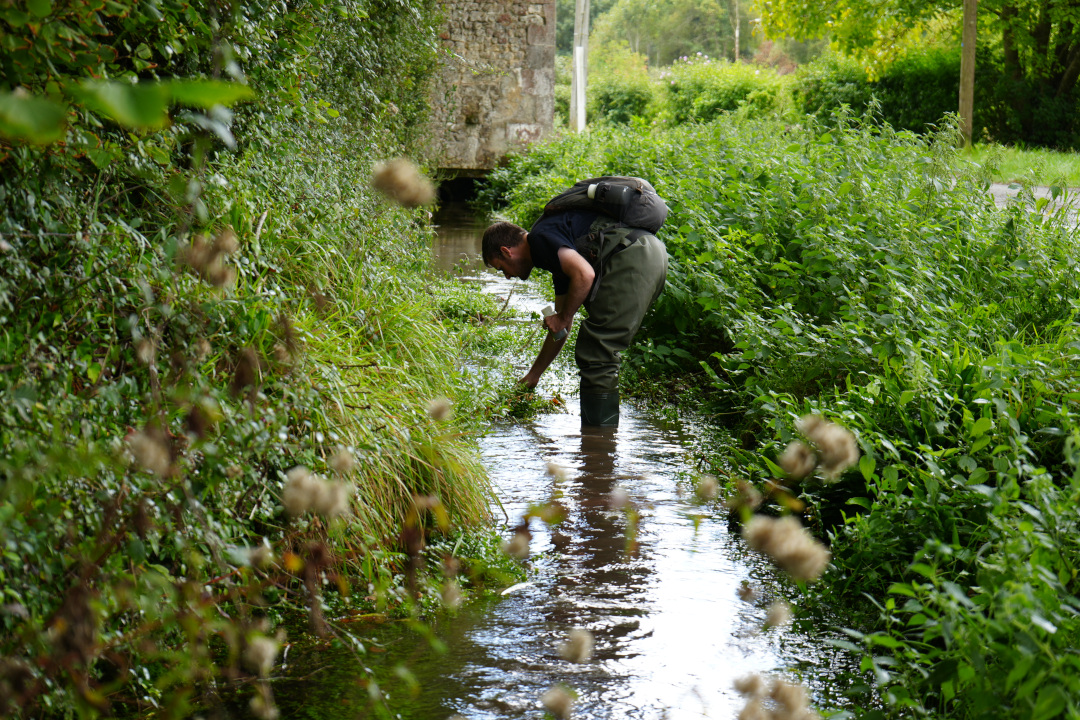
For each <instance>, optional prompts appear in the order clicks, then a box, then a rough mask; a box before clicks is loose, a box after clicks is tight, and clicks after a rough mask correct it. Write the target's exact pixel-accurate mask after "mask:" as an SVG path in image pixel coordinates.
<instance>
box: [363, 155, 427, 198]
mask: <svg viewBox="0 0 1080 720" xmlns="http://www.w3.org/2000/svg"><path fill="white" fill-rule="evenodd" d="M371 186H372V187H374V188H375V189H376V190H378V191H379V192H381V193H382V194H383V195H385V196H386V197H388V198H390V199H391V200H393V201H394V202H396V203H398V204H400V205H404V206H405V207H419V206H420V205H427V204H428V203H430V202H431V201H432V200H434V199H435V186H434V185H432V184H431V181H430V180H428V179H427V178H426V177H424V176H423V175H421V174H420V169H419V168H418V167H416V165H414V164H413V163H412V162H410V161H408V160H406V159H405V158H395V159H393V160H388V161H386V162H380V163H377V164H376V165H375V168H374V169H373V171H372V175H371Z"/></svg>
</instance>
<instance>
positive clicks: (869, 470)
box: [859, 455, 877, 482]
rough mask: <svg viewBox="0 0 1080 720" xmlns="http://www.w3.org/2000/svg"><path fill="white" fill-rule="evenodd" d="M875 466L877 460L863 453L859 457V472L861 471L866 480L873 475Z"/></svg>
mask: <svg viewBox="0 0 1080 720" xmlns="http://www.w3.org/2000/svg"><path fill="white" fill-rule="evenodd" d="M875 467H877V460H875V459H874V458H872V457H870V456H869V455H863V456H862V457H861V458H859V472H861V473H862V476H863V479H864V480H866V481H867V482H869V481H870V478H872V477H873V476H874V468H875Z"/></svg>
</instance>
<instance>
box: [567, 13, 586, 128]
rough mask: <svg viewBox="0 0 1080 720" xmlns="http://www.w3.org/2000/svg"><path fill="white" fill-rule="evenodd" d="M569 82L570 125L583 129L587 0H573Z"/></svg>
mask: <svg viewBox="0 0 1080 720" xmlns="http://www.w3.org/2000/svg"><path fill="white" fill-rule="evenodd" d="M573 63H574V64H573V74H572V76H571V83H570V127H571V128H573V130H574V131H575V132H582V131H583V130H584V129H585V105H586V100H585V98H586V95H585V85H586V82H587V81H588V77H589V67H588V65H589V0H574V56H573Z"/></svg>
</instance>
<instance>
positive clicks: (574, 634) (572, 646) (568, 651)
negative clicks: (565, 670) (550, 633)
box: [558, 628, 593, 663]
mask: <svg viewBox="0 0 1080 720" xmlns="http://www.w3.org/2000/svg"><path fill="white" fill-rule="evenodd" d="M558 651H559V657H561V658H562V659H563V660H569V661H570V662H574V663H583V662H588V661H589V658H591V657H592V653H593V634H592V633H591V632H589V631H588V630H585V629H583V628H574V629H573V630H571V631H570V634H569V635H568V636H567V638H566V642H563V643H559V647H558Z"/></svg>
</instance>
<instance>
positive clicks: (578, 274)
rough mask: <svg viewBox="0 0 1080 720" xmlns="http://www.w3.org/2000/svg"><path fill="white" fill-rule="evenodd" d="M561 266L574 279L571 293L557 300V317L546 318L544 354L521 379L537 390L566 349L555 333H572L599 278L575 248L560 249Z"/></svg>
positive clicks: (542, 351) (564, 339) (540, 355)
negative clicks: (555, 337) (560, 352)
mask: <svg viewBox="0 0 1080 720" xmlns="http://www.w3.org/2000/svg"><path fill="white" fill-rule="evenodd" d="M559 264H560V265H561V266H562V270H563V272H564V273H566V275H567V276H568V277H569V278H570V289H569V290H567V292H566V294H565V295H559V296H558V297H556V298H555V314H554V315H549V316H547V317H546V318H544V326H545V327H546V328H547V329H548V331H549V332H548V334H547V336H546V337H545V338H544V344H543V345H542V346H540V353H539V354H538V355H537V356H536V361H535V362H534V363H533V365H532V367H531V368H530V369H529V372H528V373H526V374H525V377H523V378H522V379H521V382H522V383H523V384H524V385H525V386H526V387H528V388H530V389H531V388H534V387H536V384H537V383H539V382H540V376H541V375H543V374H544V371H545V370H547V369H548V366H549V365H551V361H552V360H554V359H555V357H556V356H557V355H558V354H559V351H560V350H562V348H563V345H565V344H566V338H565V337H564V338H563V339H562V340H555V339H554V338H553V337H552V334H553V333H554V334H558V333H559V331H561V330H568V329H569V328H570V326H571V325H572V324H573V323H574V315H575V314H577V311H578V309H580V308H581V304H582V303H583V302H585V298H586V297H588V296H589V290H591V289H592V284H593V279H594V278H595V277H596V273H595V271H594V270H593V269H592V265H590V264H589V261H588V260H586V259H585V258H583V257H582V256H581V253H579V252H578V251H577V250H574V249H572V248H566V247H564V248H560V249H559Z"/></svg>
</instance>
